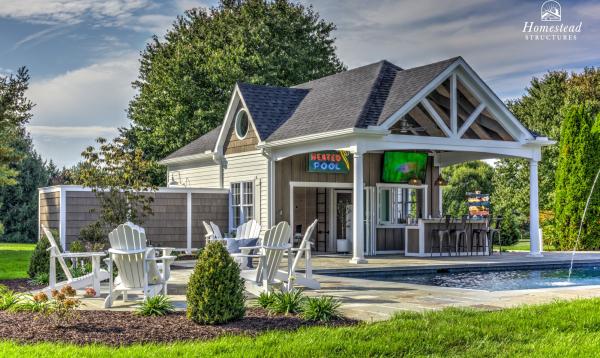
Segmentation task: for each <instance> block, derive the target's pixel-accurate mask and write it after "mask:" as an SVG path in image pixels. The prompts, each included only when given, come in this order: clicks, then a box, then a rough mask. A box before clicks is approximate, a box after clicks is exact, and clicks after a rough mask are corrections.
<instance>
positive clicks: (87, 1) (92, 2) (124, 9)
mask: <svg viewBox="0 0 600 358" xmlns="http://www.w3.org/2000/svg"><path fill="white" fill-rule="evenodd" d="M148 5H149V2H148V0H101V1H99V0H72V1H64V0H3V1H2V6H0V17H7V18H12V19H18V20H24V21H30V22H35V23H47V24H58V23H69V24H74V23H77V22H79V21H81V18H82V17H83V16H90V17H92V18H94V19H96V20H98V21H102V20H107V21H109V22H113V23H114V21H117V22H120V23H122V22H123V21H124V20H125V19H126V18H128V17H129V16H131V14H132V12H134V11H135V10H139V9H142V8H144V7H146V6H148Z"/></svg>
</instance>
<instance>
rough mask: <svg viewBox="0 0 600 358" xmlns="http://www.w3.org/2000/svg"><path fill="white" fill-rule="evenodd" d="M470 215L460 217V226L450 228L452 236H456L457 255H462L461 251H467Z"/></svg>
mask: <svg viewBox="0 0 600 358" xmlns="http://www.w3.org/2000/svg"><path fill="white" fill-rule="evenodd" d="M468 219H469V215H463V216H462V217H461V219H460V226H455V227H454V229H452V230H450V236H452V237H454V244H455V246H456V248H455V250H456V255H457V256H460V253H461V251H464V252H467V220H468Z"/></svg>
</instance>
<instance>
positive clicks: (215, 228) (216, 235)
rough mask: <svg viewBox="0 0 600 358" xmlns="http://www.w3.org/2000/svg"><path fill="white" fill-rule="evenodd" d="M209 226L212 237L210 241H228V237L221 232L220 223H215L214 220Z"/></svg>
mask: <svg viewBox="0 0 600 358" xmlns="http://www.w3.org/2000/svg"><path fill="white" fill-rule="evenodd" d="M208 227H210V230H211V233H212V235H211V238H210V239H209V242H210V241H219V242H221V243H223V244H224V243H226V241H227V238H226V237H224V236H223V234H222V233H221V229H219V225H217V224H215V223H214V222H212V221H210V222H209V224H208ZM208 227H206V231H207V232H208ZM207 235H208V234H207Z"/></svg>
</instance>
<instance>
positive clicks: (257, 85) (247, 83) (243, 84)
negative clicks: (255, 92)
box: [236, 81, 306, 91]
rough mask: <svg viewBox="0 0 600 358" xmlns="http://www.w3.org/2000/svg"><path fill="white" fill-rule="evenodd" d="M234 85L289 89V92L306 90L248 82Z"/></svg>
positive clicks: (239, 82) (238, 82) (237, 82)
mask: <svg viewBox="0 0 600 358" xmlns="http://www.w3.org/2000/svg"><path fill="white" fill-rule="evenodd" d="M236 85H238V86H239V85H242V86H254V87H265V88H277V89H289V90H303V91H304V90H306V88H294V87H286V86H275V85H261V84H258V83H250V82H241V81H236Z"/></svg>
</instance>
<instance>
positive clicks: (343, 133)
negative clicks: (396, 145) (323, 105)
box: [256, 128, 390, 148]
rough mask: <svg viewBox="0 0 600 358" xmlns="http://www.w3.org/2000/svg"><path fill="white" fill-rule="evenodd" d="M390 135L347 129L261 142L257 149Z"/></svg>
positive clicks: (373, 130) (367, 129) (384, 130)
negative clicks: (334, 138)
mask: <svg viewBox="0 0 600 358" xmlns="http://www.w3.org/2000/svg"><path fill="white" fill-rule="evenodd" d="M389 133H390V131H389V130H387V129H370V128H347V129H340V130H337V131H330V132H322V133H315V134H309V135H305V136H299V137H293V138H288V139H281V140H275V141H272V142H260V143H258V144H257V145H256V147H257V148H273V147H280V146H286V145H292V144H298V143H306V142H312V141H317V140H321V139H326V138H331V137H347V136H352V135H360V136H375V137H381V136H384V135H387V134H389Z"/></svg>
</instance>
